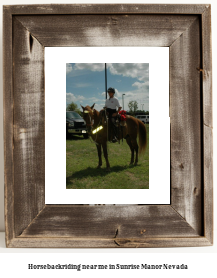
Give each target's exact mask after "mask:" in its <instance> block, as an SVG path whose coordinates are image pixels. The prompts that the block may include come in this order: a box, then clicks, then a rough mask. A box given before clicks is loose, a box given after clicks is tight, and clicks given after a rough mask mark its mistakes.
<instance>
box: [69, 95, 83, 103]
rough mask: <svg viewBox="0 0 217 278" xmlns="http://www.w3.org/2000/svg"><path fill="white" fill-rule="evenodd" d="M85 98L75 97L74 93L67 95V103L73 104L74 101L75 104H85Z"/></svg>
mask: <svg viewBox="0 0 217 278" xmlns="http://www.w3.org/2000/svg"><path fill="white" fill-rule="evenodd" d="M84 99H85V98H84V97H83V96H81V95H76V96H75V95H74V94H72V93H66V103H71V102H72V101H73V102H76V101H79V102H83V100H84Z"/></svg>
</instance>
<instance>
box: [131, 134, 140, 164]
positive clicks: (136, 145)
mask: <svg viewBox="0 0 217 278" xmlns="http://www.w3.org/2000/svg"><path fill="white" fill-rule="evenodd" d="M131 143H132V146H133V149H134V150H135V151H136V159H135V163H134V165H137V163H138V150H139V146H138V144H137V141H136V139H132V140H131Z"/></svg>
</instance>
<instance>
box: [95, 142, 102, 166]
mask: <svg viewBox="0 0 217 278" xmlns="http://www.w3.org/2000/svg"><path fill="white" fill-rule="evenodd" d="M96 147H97V152H98V158H99V163H98V166H97V168H100V167H101V166H102V150H101V144H98V145H96Z"/></svg>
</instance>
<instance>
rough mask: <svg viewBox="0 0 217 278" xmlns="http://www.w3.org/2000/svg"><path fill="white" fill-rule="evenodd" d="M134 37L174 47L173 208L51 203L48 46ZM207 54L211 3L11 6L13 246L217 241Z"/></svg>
mask: <svg viewBox="0 0 217 278" xmlns="http://www.w3.org/2000/svg"><path fill="white" fill-rule="evenodd" d="M12 15H13V17H12ZM12 18H13V28H12ZM12 29H13V36H12ZM201 35H202V36H201ZM12 40H13V51H12ZM134 45H135V46H161V47H163V46H169V47H170V117H171V205H172V206H168V205H167V206H145V205H141V206H125V207H123V206H100V207H99V206H94V207H91V206H89V207H88V206H74V205H70V206H63V205H62V206H61V205H60V206H55V205H53V206H45V204H44V175H45V168H44V159H45V157H44V153H45V152H44V140H45V138H44V135H45V129H44V121H45V119H44V93H45V92H44V47H45V46H134ZM210 52H211V42H210V6H209V5H146V4H145V5H137V4H132V5H121V4H119V5H87V4H84V5H20V6H5V7H4V68H5V69H4V111H5V112H4V128H5V129H4V130H5V131H4V138H5V169H6V170H5V210H6V245H7V246H8V247H51V248H54V247H62V248H63V247H64V248H67V247H68V248H70V247H80V248H83V247H85V248H88V247H117V248H119V247H171V246H174V247H175V246H176V247H178V246H207V245H211V244H212V242H213V230H212V229H213V222H212V221H213V218H212V209H213V202H212V182H213V181H212V171H213V169H212V167H213V164H212V94H211V88H212V87H211V54H210ZM12 56H13V60H12ZM12 62H13V68H12ZM5 65H7V66H5ZM8 65H9V66H8ZM12 70H13V71H12ZM201 77H202V79H201ZM12 81H13V82H12ZM210 110H211V112H210ZM203 123H204V126H203ZM204 236H205V237H204Z"/></svg>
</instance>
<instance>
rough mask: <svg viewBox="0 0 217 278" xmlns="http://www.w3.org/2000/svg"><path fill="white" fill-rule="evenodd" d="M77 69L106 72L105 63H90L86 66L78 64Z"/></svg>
mask: <svg viewBox="0 0 217 278" xmlns="http://www.w3.org/2000/svg"><path fill="white" fill-rule="evenodd" d="M75 69H77V70H84V69H88V70H91V71H103V70H105V64H103V63H98V64H97V63H95V64H94V63H92V64H90V63H88V64H85V63H76V64H75Z"/></svg>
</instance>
